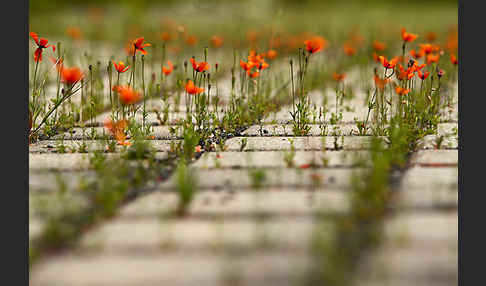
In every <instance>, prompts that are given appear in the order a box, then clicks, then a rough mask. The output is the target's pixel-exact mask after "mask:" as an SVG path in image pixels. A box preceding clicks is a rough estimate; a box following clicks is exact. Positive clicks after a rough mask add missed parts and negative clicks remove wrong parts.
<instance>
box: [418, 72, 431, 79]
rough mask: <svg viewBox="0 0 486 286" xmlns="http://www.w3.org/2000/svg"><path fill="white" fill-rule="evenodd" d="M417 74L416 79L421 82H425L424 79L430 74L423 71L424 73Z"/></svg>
mask: <svg viewBox="0 0 486 286" xmlns="http://www.w3.org/2000/svg"><path fill="white" fill-rule="evenodd" d="M417 73H418V77H419V78H420V79H421V80H425V79H426V78H427V77H428V76H429V74H430V72H429V71H425V72H424V73H422V72H421V71H420V70H419V71H417Z"/></svg>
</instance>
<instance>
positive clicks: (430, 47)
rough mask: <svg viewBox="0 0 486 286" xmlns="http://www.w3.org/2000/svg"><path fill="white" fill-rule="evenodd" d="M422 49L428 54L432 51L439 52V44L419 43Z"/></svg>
mask: <svg viewBox="0 0 486 286" xmlns="http://www.w3.org/2000/svg"><path fill="white" fill-rule="evenodd" d="M419 46H420V49H421V50H422V51H424V53H425V54H426V55H428V54H430V53H432V52H437V51H439V46H436V45H432V44H428V43H427V44H419Z"/></svg>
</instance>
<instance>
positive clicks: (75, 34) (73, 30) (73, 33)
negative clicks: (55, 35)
mask: <svg viewBox="0 0 486 286" xmlns="http://www.w3.org/2000/svg"><path fill="white" fill-rule="evenodd" d="M66 34H67V35H68V36H69V37H71V38H73V40H76V41H79V40H81V29H80V28H79V27H67V29H66Z"/></svg>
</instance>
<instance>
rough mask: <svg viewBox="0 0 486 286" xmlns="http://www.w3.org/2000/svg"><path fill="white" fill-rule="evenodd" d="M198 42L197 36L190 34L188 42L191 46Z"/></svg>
mask: <svg viewBox="0 0 486 286" xmlns="http://www.w3.org/2000/svg"><path fill="white" fill-rule="evenodd" d="M196 43H197V38H196V37H195V36H192V35H189V36H187V38H186V44H188V45H189V46H194V45H195V44H196Z"/></svg>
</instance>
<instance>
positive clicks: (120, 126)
mask: <svg viewBox="0 0 486 286" xmlns="http://www.w3.org/2000/svg"><path fill="white" fill-rule="evenodd" d="M103 125H104V127H105V128H106V129H108V131H109V132H110V133H111V135H113V137H115V139H116V140H117V141H118V144H119V145H128V144H127V142H126V141H125V140H126V138H127V135H126V134H125V129H126V128H127V126H128V122H127V121H126V120H125V119H122V120H118V121H116V122H114V121H113V120H111V119H110V118H107V119H106V120H105V121H104V122H103Z"/></svg>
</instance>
